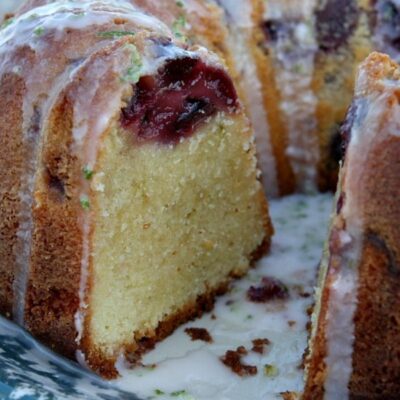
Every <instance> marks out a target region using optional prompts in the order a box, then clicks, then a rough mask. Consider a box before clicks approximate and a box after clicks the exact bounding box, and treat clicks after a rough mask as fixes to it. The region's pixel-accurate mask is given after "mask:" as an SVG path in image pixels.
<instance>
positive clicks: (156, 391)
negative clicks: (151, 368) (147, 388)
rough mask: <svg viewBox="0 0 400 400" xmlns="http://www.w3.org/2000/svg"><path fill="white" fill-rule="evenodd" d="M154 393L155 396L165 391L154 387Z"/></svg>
mask: <svg viewBox="0 0 400 400" xmlns="http://www.w3.org/2000/svg"><path fill="white" fill-rule="evenodd" d="M154 393H155V394H156V395H157V396H161V395H163V394H165V392H163V391H162V390H160V389H155V390H154Z"/></svg>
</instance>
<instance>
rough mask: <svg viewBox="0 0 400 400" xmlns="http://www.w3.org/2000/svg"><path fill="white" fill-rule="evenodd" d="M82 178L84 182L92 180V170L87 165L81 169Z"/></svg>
mask: <svg viewBox="0 0 400 400" xmlns="http://www.w3.org/2000/svg"><path fill="white" fill-rule="evenodd" d="M82 171H83V176H84V177H85V179H86V180H88V181H90V179H92V178H93V170H92V169H90V168H89V167H88V166H87V165H85V167H83V170H82Z"/></svg>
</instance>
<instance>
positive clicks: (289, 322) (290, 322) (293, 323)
mask: <svg viewBox="0 0 400 400" xmlns="http://www.w3.org/2000/svg"><path fill="white" fill-rule="evenodd" d="M287 323H288V325H289V326H290V327H291V328H292V327H293V326H295V325H296V321H293V320H290V321H288V322H287Z"/></svg>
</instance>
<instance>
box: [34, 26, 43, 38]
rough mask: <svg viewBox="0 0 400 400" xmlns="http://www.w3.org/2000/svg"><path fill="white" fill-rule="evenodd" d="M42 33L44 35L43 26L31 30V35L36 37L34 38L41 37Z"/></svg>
mask: <svg viewBox="0 0 400 400" xmlns="http://www.w3.org/2000/svg"><path fill="white" fill-rule="evenodd" d="M43 33H44V28H43V26H38V27H37V28H35V29H34V30H33V34H34V35H36V36H42V35H43Z"/></svg>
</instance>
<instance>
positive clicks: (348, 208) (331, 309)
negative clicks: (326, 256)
mask: <svg viewBox="0 0 400 400" xmlns="http://www.w3.org/2000/svg"><path fill="white" fill-rule="evenodd" d="M371 81H372V82H371ZM371 85H378V86H380V90H376V91H375V90H373V89H372V86H371ZM367 88H368V89H369V90H368V91H367V90H366V89H367ZM396 89H398V88H396V85H393V82H390V84H389V85H388V84H387V82H386V80H381V81H378V80H376V79H375V77H374V76H372V77H371V76H370V75H369V71H368V70H367V68H366V66H362V67H361V69H360V73H359V75H358V79H357V82H356V99H355V101H356V104H358V107H357V109H356V115H355V118H354V123H353V127H352V130H351V133H350V138H351V140H350V143H349V145H348V148H347V151H346V177H345V179H344V186H343V191H344V192H345V193H346V200H345V203H344V206H343V209H342V211H341V216H342V217H343V219H344V220H345V224H346V231H342V232H339V239H340V244H341V245H342V250H341V252H340V263H339V268H340V269H339V271H335V273H334V274H333V275H332V277H333V279H334V280H333V283H332V285H331V287H330V299H329V306H328V313H327V328H326V336H327V341H326V349H327V355H326V357H325V363H326V366H327V377H326V381H325V385H324V387H325V393H326V394H325V398H326V399H327V400H344V399H347V398H348V397H349V389H348V383H349V382H350V378H351V374H352V356H353V347H354V340H355V338H354V330H355V325H354V315H355V312H356V309H357V290H358V274H359V273H358V268H359V262H360V254H361V249H362V246H363V242H362V237H363V232H364V231H365V229H364V221H363V218H362V215H363V213H364V212H365V211H364V205H363V204H364V203H363V202H362V201H360V199H359V198H358V195H359V193H362V191H363V188H361V187H359V185H358V182H359V181H360V180H361V176H362V175H363V166H364V165H366V163H367V162H368V161H367V160H368V158H369V157H370V155H369V153H370V149H371V148H372V147H373V146H375V145H376V143H377V142H379V141H380V140H382V139H384V136H385V135H384V134H382V133H381V132H382V131H384V132H385V133H386V132H387V133H388V134H395V135H398V134H399V132H400V118H399V115H400V114H399V113H400V108H399V105H398V104H397V102H396V104H394V102H391V101H389V99H390V98H391V97H392V98H393V97H395V95H394V91H395V90H396ZM388 104H391V105H392V106H391V107H390V108H388Z"/></svg>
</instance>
